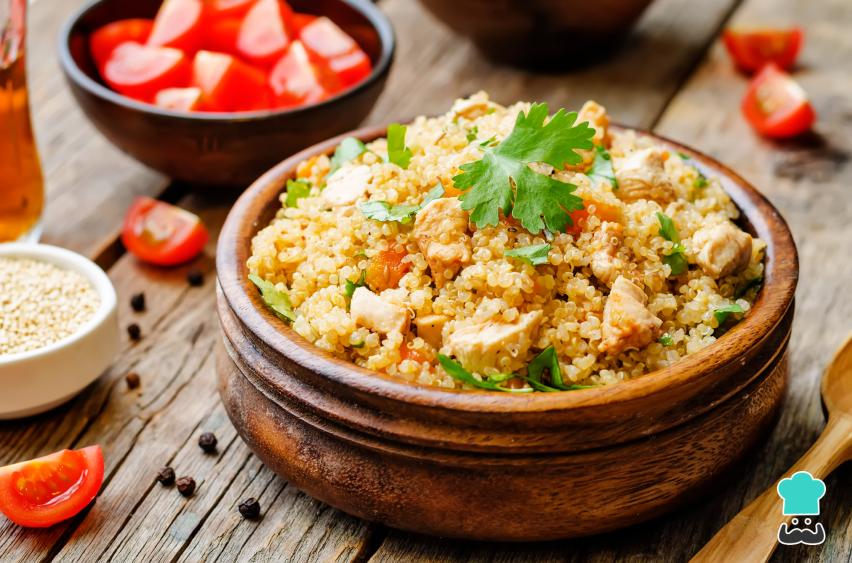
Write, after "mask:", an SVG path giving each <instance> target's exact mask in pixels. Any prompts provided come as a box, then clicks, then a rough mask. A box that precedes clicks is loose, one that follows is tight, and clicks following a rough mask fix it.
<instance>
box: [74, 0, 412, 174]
mask: <svg viewBox="0 0 852 563" xmlns="http://www.w3.org/2000/svg"><path fill="white" fill-rule="evenodd" d="M161 3H162V0H133V1H128V0H95V1H94V2H91V3H89V4H88V5H86V6H85V7H83V8H82V9H80V10H79V11H78V12H77V13H76V14H74V15H73V16H71V18H70V19H69V20H68V22H67V23H66V24H65V26H64V28H63V30H62V33H61V35H60V39H59V60H60V65H61V67H62V71H63V72H64V74H65V78H66V80H67V82H68V84H69V86H70V87H71V92H72V93H73V95H74V98H75V99H76V100H77V103H78V104H79V105H80V107H81V108H82V109H83V112H84V113H85V114H86V116H87V117H88V118H89V119H90V120H91V121H92V123H94V125H95V127H97V129H98V130H99V131H100V132H101V133H103V135H104V136H105V137H106V138H107V139H109V140H110V141H111V142H112V143H113V144H114V145H115V146H117V147H118V148H119V149H121V150H123V151H124V152H126V153H127V154H129V155H130V156H132V157H134V158H135V159H137V160H138V161H140V162H142V163H143V164H146V165H148V166H150V167H151V168H154V169H156V170H158V171H160V172H162V173H164V174H166V175H168V176H171V177H172V178H175V179H177V180H183V181H185V182H188V183H191V184H198V185H212V186H241V187H244V186H246V185H248V184H249V183H251V182H252V181H254V180H255V179H257V177H258V176H260V175H261V174H262V173H263V172H265V171H266V170H268V169H269V168H270V167H271V166H273V165H274V164H275V163H277V162H279V161H280V160H281V157H282V156H285V155H288V154H292V153H294V152H296V151H299V150H301V149H303V148H305V147H307V146H310V145H313V144H314V143H317V142H319V141H322V140H323V139H327V138H329V137H331V136H334V135H337V134H339V133H342V132H344V131H348V130H350V129H353V128H355V127H357V126H358V125H359V124H360V123H361V121H363V119H364V118H365V117H366V116H367V114H368V113H370V110H371V109H372V108H373V106H374V105H375V103H376V100H377V99H378V97H379V95H380V94H381V92H382V90H383V89H384V85H385V80H386V79H387V76H388V71H389V70H390V67H391V64H392V62H393V57H394V52H395V45H396V41H395V38H394V33H393V28H392V26H391V24H390V21H389V20H388V19H387V17H386V16H385V15H384V14H383V13H382V12H381V11H380V10H379V9H378V8H377V7H376V6H374V5H373V3H372V2H370V1H369V0H291V1H290V4H291V5H292V6H293V8H294V9H296V10H298V11H303V12H307V13H312V14H322V15H326V16H328V17H329V18H331V19H332V20H334V21H335V22H336V23H337V24H338V25H339V26H340V27H342V28H343V29H344V30H346V31H347V32H348V33H349V34H350V35H351V36H352V37H353V38H354V39H355V40H356V41H357V42H358V43H359V45H360V46H361V47H362V48H363V49H364V51H365V52H366V53H367V54H368V55H369V56H370V58H371V59H372V62H373V73H372V74H371V75H370V76H369V77H368V78H367V79H366V80H364V81H363V82H361V83H360V84H358V85H357V86H355V87H353V88H351V89H349V90H346V91H344V92H341V93H340V94H338V95H336V96H334V97H332V98H330V99H328V100H325V101H324V102H322V103H319V104H315V105H311V106H306V107H301V108H294V109H287V110H271V111H256V112H242V113H186V112H177V111H170V110H165V109H161V108H158V107H156V106H153V105H150V104H144V103H141V102H137V101H135V100H131V99H130V98H126V97H124V96H122V95H121V94H118V93H117V92H114V91H113V90H110V89H109V88H108V87H107V86H106V85H105V84H104V83H103V82H102V80H101V79H100V76H99V75H98V72H97V70H96V69H95V65H94V62H93V61H92V59H91V56H90V54H89V47H88V37H89V35H90V34H91V33H92V32H93V31H95V30H96V29H98V28H99V27H101V26H102V25H104V24H107V23H110V22H113V21H116V20H120V19H124V18H140V17H141V18H152V17H154V15H155V14H156V13H157V9H158V8H159V6H160V4H161Z"/></svg>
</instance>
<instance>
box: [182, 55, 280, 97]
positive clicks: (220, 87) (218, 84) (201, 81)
mask: <svg viewBox="0 0 852 563" xmlns="http://www.w3.org/2000/svg"><path fill="white" fill-rule="evenodd" d="M192 82H193V84H194V85H195V86H197V87H198V88H200V89H201V91H202V92H203V93H204V99H205V101H206V104H207V109H209V110H210V111H251V110H259V109H266V108H268V107H269V94H268V91H267V89H266V74H264V73H263V71H261V70H259V69H256V68H254V67H252V66H250V65H247V64H245V63H244V62H242V61H240V60H238V59H236V58H235V57H232V56H231V55H226V54H225V53H213V52H210V51H198V53H197V54H196V55H195V61H194V63H193V66H192Z"/></svg>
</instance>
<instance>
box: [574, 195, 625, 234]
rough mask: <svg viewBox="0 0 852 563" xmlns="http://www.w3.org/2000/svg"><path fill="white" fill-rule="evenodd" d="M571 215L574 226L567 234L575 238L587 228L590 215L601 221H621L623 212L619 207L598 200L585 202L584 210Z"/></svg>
mask: <svg viewBox="0 0 852 563" xmlns="http://www.w3.org/2000/svg"><path fill="white" fill-rule="evenodd" d="M570 215H571V221H572V225H570V226H569V227H567V228H566V229H565V232H566V233H568V234H569V235H574V236H577V235H579V234H580V233H581V232H583V229H585V228H586V223H587V222H588V220H589V215H594V216H595V217H597V218H598V219H600V220H601V221H620V220H621V210H620V209H619V208H618V207H616V206H614V205H609V204H608V203H603V202H600V201H596V200H584V201H583V209H578V210H577V211H572V212H571V213H570Z"/></svg>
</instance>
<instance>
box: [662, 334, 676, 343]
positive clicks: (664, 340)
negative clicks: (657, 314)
mask: <svg viewBox="0 0 852 563" xmlns="http://www.w3.org/2000/svg"><path fill="white" fill-rule="evenodd" d="M659 342H660V344H662V345H663V346H674V340H672V337H671V336H669V335H668V334H664V335H662V336H661V337H660V340H659Z"/></svg>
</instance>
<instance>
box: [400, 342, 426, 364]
mask: <svg viewBox="0 0 852 563" xmlns="http://www.w3.org/2000/svg"><path fill="white" fill-rule="evenodd" d="M399 358H400V361H402V360H412V361H415V362H420V363H423V362H428V361H429V358H427V357H426V356H425V355H424V354H423V353H422V352H420V351H419V350H415V349H414V348H412V347H411V346H410V343H408V342H404V343H403V344H402V347H401V348H400V349H399Z"/></svg>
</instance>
